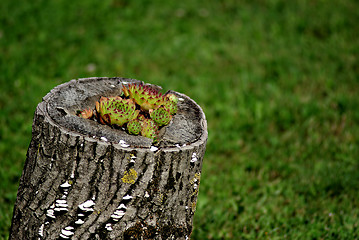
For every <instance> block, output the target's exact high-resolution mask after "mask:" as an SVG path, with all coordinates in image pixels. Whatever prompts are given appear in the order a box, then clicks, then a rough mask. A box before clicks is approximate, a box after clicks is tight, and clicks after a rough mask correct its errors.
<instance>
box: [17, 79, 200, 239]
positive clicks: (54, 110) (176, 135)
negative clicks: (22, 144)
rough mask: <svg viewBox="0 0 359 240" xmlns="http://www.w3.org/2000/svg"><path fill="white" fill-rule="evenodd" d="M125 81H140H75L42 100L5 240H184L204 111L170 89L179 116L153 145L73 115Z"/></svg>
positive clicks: (193, 201) (193, 203) (192, 200)
mask: <svg viewBox="0 0 359 240" xmlns="http://www.w3.org/2000/svg"><path fill="white" fill-rule="evenodd" d="M129 82H139V81H137V80H133V79H123V78H89V79H79V80H72V81H70V82H68V83H65V84H62V85H60V86H58V87H56V88H54V89H53V90H52V91H51V92H50V93H49V94H48V95H46V96H45V97H44V98H43V101H42V102H41V103H40V104H39V105H38V106H37V109H36V112H35V116H34V122H33V127H32V130H33V132H32V140H31V143H30V146H29V149H28V153H27V159H26V162H25V166H24V170H23V174H22V177H21V180H20V186H19V190H18V195H17V200H16V204H15V208H14V216H13V220H12V227H11V232H10V239H189V237H190V234H191V232H192V220H193V214H194V212H195V209H196V201H197V195H198V189H199V182H200V176H201V167H202V159H203V155H204V152H205V145H206V141H207V125H206V120H205V116H204V113H203V111H202V110H201V108H200V107H199V106H198V105H197V104H196V103H195V102H194V101H193V100H191V99H190V98H188V97H187V96H185V95H183V94H180V93H177V92H173V93H174V94H176V95H177V96H178V97H179V99H180V101H179V105H178V107H179V110H178V112H177V114H176V115H174V117H173V120H172V122H171V123H170V124H169V125H168V126H167V127H164V128H163V129H162V130H161V138H160V140H159V142H158V143H156V145H154V144H153V143H152V140H151V139H148V138H144V137H141V136H132V135H129V134H127V133H126V132H125V131H123V130H121V129H113V128H111V127H109V126H105V125H100V124H98V123H96V122H95V121H91V120H87V119H82V118H79V117H77V116H76V111H77V110H81V109H84V108H87V107H91V108H93V107H94V106H95V101H97V100H98V99H99V98H100V96H111V95H118V94H120V93H121V88H122V85H123V84H127V83H129ZM153 87H156V86H153Z"/></svg>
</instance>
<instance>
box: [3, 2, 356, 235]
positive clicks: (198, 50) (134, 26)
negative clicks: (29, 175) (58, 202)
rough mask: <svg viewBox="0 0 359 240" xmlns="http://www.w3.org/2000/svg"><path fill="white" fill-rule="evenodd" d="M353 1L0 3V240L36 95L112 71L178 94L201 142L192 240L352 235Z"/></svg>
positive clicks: (9, 212)
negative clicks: (197, 109)
mask: <svg viewBox="0 0 359 240" xmlns="http://www.w3.org/2000/svg"><path fill="white" fill-rule="evenodd" d="M358 9H359V2H358V1H356V0H338V1H326V0H292V1H286V0H251V1H250V0H207V1H193V0H182V1H159V0H155V1H146V0H143V1H126V0H102V1H98V0H77V1H65V0H52V1H49V0H32V1H25V0H19V1H13V0H2V1H1V3H0V84H1V85H0V164H1V165H0V239H6V238H7V236H8V230H9V227H10V224H11V217H12V209H13V205H14V202H15V199H16V192H17V188H18V182H19V178H20V175H21V171H22V167H23V164H24V161H25V158H26V157H25V155H26V151H27V147H28V144H29V142H30V139H31V125H32V118H33V113H34V110H35V108H36V105H37V104H38V103H39V102H40V101H41V98H42V97H43V96H44V95H45V94H46V93H47V92H49V91H50V90H51V89H52V88H53V87H55V86H56V85H58V84H61V83H64V82H67V81H69V80H71V79H74V78H81V77H91V76H108V77H113V76H122V77H129V78H135V79H140V80H143V81H145V82H149V83H154V84H158V85H161V86H163V88H164V89H166V90H167V89H173V90H175V91H178V92H182V93H185V94H186V95H188V96H190V97H191V98H192V99H194V100H195V101H196V102H197V103H198V104H200V105H201V106H202V108H203V110H204V112H205V113H206V117H207V120H208V128H209V129H208V130H209V139H208V144H207V152H206V155H205V159H204V165H203V173H202V177H201V187H200V194H199V199H198V204H197V212H196V215H195V218H194V231H193V234H192V239H197V240H199V239H358V238H359V235H358V232H359V226H358V224H359V159H358V158H359V126H358V124H359V107H358V106H359V96H358V94H359V59H358V56H359V37H358V36H359V11H358Z"/></svg>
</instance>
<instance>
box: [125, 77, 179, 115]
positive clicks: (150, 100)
mask: <svg viewBox="0 0 359 240" xmlns="http://www.w3.org/2000/svg"><path fill="white" fill-rule="evenodd" d="M122 90H123V93H124V95H125V96H126V97H129V98H131V99H133V100H134V101H135V102H136V103H137V104H138V105H140V107H141V109H142V110H144V111H147V112H148V111H149V110H150V109H155V108H157V107H159V106H161V105H164V106H165V107H167V106H168V108H171V112H173V113H175V112H176V111H177V109H176V110H175V111H174V108H175V107H174V106H173V105H176V107H177V103H176V104H173V103H172V102H173V101H171V100H170V99H169V98H168V97H167V95H162V94H161V93H159V92H157V91H156V90H154V89H153V88H151V87H150V86H146V85H143V84H140V85H136V84H129V85H128V87H126V86H124V87H123V88H122ZM173 96H174V95H173ZM174 97H176V96H174ZM173 113H172V114H173Z"/></svg>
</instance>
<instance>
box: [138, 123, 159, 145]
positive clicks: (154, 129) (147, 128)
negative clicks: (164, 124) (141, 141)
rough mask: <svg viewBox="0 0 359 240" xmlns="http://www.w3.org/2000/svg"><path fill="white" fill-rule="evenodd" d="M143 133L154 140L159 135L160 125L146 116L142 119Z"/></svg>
mask: <svg viewBox="0 0 359 240" xmlns="http://www.w3.org/2000/svg"><path fill="white" fill-rule="evenodd" d="M141 125H142V129H141V135H142V136H144V137H147V138H151V139H153V140H156V139H157V135H158V125H157V124H156V123H155V122H154V121H153V120H152V119H148V118H146V119H145V120H143V121H142V124H141Z"/></svg>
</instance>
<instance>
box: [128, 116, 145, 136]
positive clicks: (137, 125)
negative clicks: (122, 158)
mask: <svg viewBox="0 0 359 240" xmlns="http://www.w3.org/2000/svg"><path fill="white" fill-rule="evenodd" d="M141 129H142V126H141V122H140V120H138V119H133V120H131V121H129V122H128V123H127V131H128V132H129V133H130V134H133V135H138V134H140V132H141Z"/></svg>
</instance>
